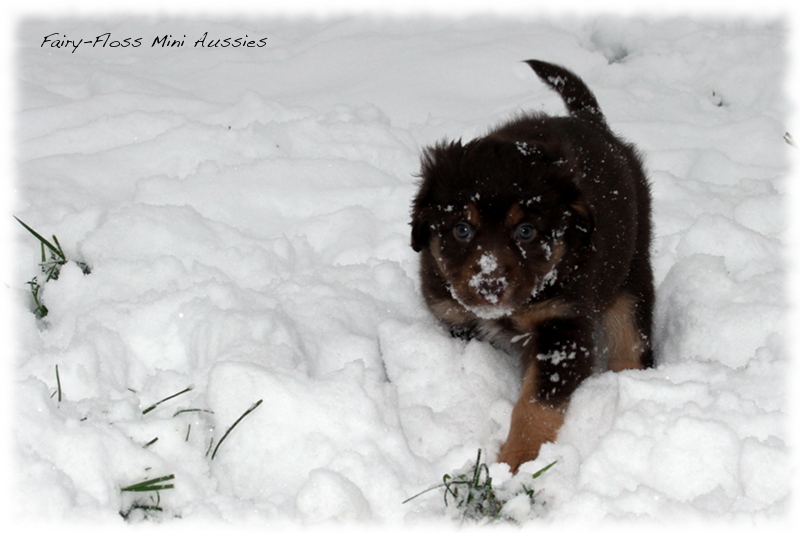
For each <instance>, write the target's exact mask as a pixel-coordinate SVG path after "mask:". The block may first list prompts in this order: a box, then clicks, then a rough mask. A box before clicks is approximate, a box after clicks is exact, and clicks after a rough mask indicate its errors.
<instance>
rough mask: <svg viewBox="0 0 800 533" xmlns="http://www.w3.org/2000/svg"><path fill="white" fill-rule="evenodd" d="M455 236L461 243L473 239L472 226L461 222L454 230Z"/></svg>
mask: <svg viewBox="0 0 800 533" xmlns="http://www.w3.org/2000/svg"><path fill="white" fill-rule="evenodd" d="M453 235H455V238H456V239H458V240H459V241H462V242H466V241H468V240H470V239H472V235H473V232H472V226H470V225H469V224H467V223H466V222H459V223H458V224H456V227H455V228H453Z"/></svg>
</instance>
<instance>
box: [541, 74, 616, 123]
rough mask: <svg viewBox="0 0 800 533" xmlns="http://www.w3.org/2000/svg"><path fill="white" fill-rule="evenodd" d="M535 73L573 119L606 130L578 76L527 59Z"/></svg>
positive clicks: (594, 100)
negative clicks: (555, 94)
mask: <svg viewBox="0 0 800 533" xmlns="http://www.w3.org/2000/svg"><path fill="white" fill-rule="evenodd" d="M525 63H527V64H528V65H529V66H530V67H531V68H532V69H533V71H534V72H535V73H536V75H537V76H539V78H540V79H541V80H542V81H543V82H545V83H546V84H547V85H549V86H550V88H551V89H553V90H554V91H556V92H557V93H558V94H559V95H560V96H561V99H562V100H564V104H565V105H566V106H567V111H569V114H570V115H572V116H573V117H577V118H580V119H582V120H585V121H587V122H590V123H592V124H595V125H596V126H599V127H601V128H603V129H608V125H607V124H606V118H605V117H604V116H603V112H602V111H600V106H599V105H598V104H597V100H596V99H595V97H594V94H592V91H590V90H589V88H588V87H587V86H586V84H585V83H583V80H582V79H580V78H579V77H578V76H576V75H575V74H573V73H572V72H570V71H569V70H567V69H565V68H564V67H560V66H558V65H554V64H552V63H547V62H545V61H538V60H536V59H529V60H528V61H525Z"/></svg>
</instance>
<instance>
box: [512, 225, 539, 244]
mask: <svg viewBox="0 0 800 533" xmlns="http://www.w3.org/2000/svg"><path fill="white" fill-rule="evenodd" d="M514 236H515V237H516V239H517V240H518V241H519V242H531V241H532V240H533V239H534V238H535V237H536V229H535V228H534V227H533V224H530V223H528V222H524V223H522V224H520V225H519V226H517V230H516V233H515V234H514Z"/></svg>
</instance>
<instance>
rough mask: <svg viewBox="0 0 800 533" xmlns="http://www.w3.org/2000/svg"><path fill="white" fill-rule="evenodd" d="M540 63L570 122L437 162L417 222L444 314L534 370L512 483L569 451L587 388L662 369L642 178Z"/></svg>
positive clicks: (517, 432)
mask: <svg viewBox="0 0 800 533" xmlns="http://www.w3.org/2000/svg"><path fill="white" fill-rule="evenodd" d="M527 63H528V64H529V65H530V66H531V68H533V70H534V71H535V72H536V74H537V75H538V76H539V77H540V78H541V79H542V81H544V82H545V83H546V84H547V85H549V86H550V87H551V88H552V89H554V90H555V91H557V92H558V93H559V94H560V95H561V97H562V99H563V100H564V102H565V104H566V107H567V110H568V111H569V116H566V117H551V116H548V115H544V114H538V113H531V114H524V115H522V116H519V117H517V118H514V119H512V120H510V121H508V122H506V123H505V124H502V125H501V126H499V127H498V128H495V129H494V130H492V131H490V132H489V134H488V135H486V136H485V137H481V138H478V139H475V140H472V141H470V142H468V143H466V144H464V143H462V142H461V141H455V142H440V143H439V144H437V145H435V146H433V147H429V148H426V149H425V151H424V152H423V155H422V171H421V178H422V182H421V185H420V189H419V192H418V194H417V196H416V198H415V199H414V203H413V216H412V222H411V225H412V233H411V245H412V247H413V248H414V250H416V251H417V252H420V260H421V271H420V275H421V278H422V293H423V296H424V297H425V301H426V303H427V304H428V307H429V308H430V310H431V311H432V312H433V314H434V315H436V316H437V317H438V318H439V319H440V320H441V321H442V322H443V323H444V324H445V325H446V326H447V327H448V328H450V330H451V332H453V334H454V335H458V336H464V337H466V338H471V337H478V338H481V339H484V340H487V341H489V342H491V343H493V344H495V345H496V346H498V347H500V348H502V349H504V350H506V351H507V352H509V353H511V354H514V355H517V356H519V357H520V358H521V360H522V363H523V365H524V369H525V373H524V377H523V380H522V392H521V395H520V398H519V401H518V402H517V404H516V405H515V407H514V410H513V412H512V415H511V429H510V431H509V434H508V439H507V440H506V443H505V444H504V445H503V447H502V449H501V451H500V456H499V457H498V460H499V461H501V462H505V463H508V464H509V466H510V467H511V469H512V471H516V470H517V468H518V467H519V465H520V464H522V463H524V462H526V461H530V460H532V459H535V458H536V457H537V455H538V454H539V448H540V447H541V445H542V444H543V443H544V442H548V441H552V440H554V439H555V438H556V435H557V433H558V430H559V428H560V427H561V425H562V423H563V420H564V410H565V408H566V405H567V402H568V400H569V398H570V395H571V394H572V393H573V391H574V390H575V389H576V388H577V387H578V385H579V384H580V383H581V381H583V380H584V379H585V378H586V377H588V376H589V375H591V374H592V373H593V372H598V371H603V370H606V369H610V370H615V371H618V370H624V369H632V368H645V367H650V366H652V364H653V355H652V350H651V347H650V337H651V335H650V333H651V322H652V311H653V300H654V291H653V276H652V271H651V268H650V232H651V223H650V190H649V186H648V184H647V179H646V178H645V175H644V172H643V170H642V164H641V162H640V160H639V157H638V156H637V154H636V151H635V149H634V148H633V147H632V146H631V145H630V144H627V143H625V142H624V141H622V140H621V139H619V138H618V137H616V136H615V135H614V134H613V133H612V132H611V130H610V129H609V128H608V125H607V124H606V121H605V118H604V117H603V114H602V112H601V111H600V108H599V107H598V104H597V101H596V100H595V97H594V95H593V94H592V92H591V91H590V90H589V89H588V88H587V87H586V85H585V84H584V83H583V81H582V80H581V79H580V78H578V77H577V76H576V75H574V74H573V73H571V72H569V71H568V70H565V69H564V68H562V67H559V66H556V65H552V64H550V63H545V62H541V61H533V60H531V61H527Z"/></svg>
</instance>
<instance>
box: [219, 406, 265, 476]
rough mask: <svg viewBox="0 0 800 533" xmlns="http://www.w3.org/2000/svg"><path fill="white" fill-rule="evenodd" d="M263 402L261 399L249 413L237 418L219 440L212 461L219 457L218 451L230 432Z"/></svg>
mask: <svg viewBox="0 0 800 533" xmlns="http://www.w3.org/2000/svg"><path fill="white" fill-rule="evenodd" d="M263 401H264V400H263V399H261V400H258V401H257V402H256V403H254V404H253V405H252V406H251V407H250V409H248V410H247V411H245V412H244V413H242V416H240V417H239V418H237V419H236V422H234V423H233V424H232V425H231V427H229V428H228V430H227V431H226V432H225V433H224V434H223V435H222V438H221V439H219V442H218V443H217V447H216V448H214V453H212V454H211V460H212V461H213V460H214V457H216V455H217V450H219V447H220V445H221V444H222V442H223V441H224V440H225V438H226V437H227V436H228V434H230V432H231V431H233V428H235V427H236V425H237V424H238V423H239V422H241V421H242V419H243V418H244V417H246V416H247V415H249V414H250V413H252V412H253V411H255V410H256V408H257V407H258V406H259V405H261V402H263Z"/></svg>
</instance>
